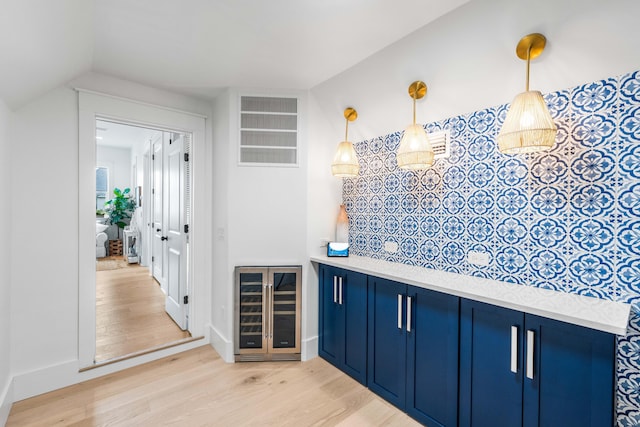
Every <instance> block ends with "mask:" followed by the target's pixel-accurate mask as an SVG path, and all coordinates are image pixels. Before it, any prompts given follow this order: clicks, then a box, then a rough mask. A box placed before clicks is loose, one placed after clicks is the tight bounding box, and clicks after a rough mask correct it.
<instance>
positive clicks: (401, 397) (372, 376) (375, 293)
mask: <svg viewBox="0 0 640 427" xmlns="http://www.w3.org/2000/svg"><path fill="white" fill-rule="evenodd" d="M458 304H459V299H458V298H457V297H454V296H451V295H446V294H442V293H439V292H434V291H429V290H426V289H421V288H417V287H414V286H409V285H405V284H402V283H397V282H393V281H390V280H385V279H381V278H377V277H371V276H370V277H369V307H368V310H369V343H368V344H369V351H368V359H369V362H368V380H367V382H368V386H369V388H370V389H371V390H372V391H374V392H375V393H377V394H379V395H380V396H382V397H383V398H385V399H386V400H388V401H389V402H391V403H393V404H394V405H396V406H398V407H399V408H401V409H404V410H405V411H406V412H407V413H408V414H409V415H411V416H412V417H413V418H415V419H416V420H418V421H420V422H422V423H425V424H427V425H429V426H455V425H457V409H458V405H457V402H458V318H459V317H458V309H459V307H458Z"/></svg>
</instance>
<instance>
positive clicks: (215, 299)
mask: <svg viewBox="0 0 640 427" xmlns="http://www.w3.org/2000/svg"><path fill="white" fill-rule="evenodd" d="M230 100H231V94H230V90H225V91H224V92H223V93H222V94H220V96H218V98H217V99H216V101H215V102H214V104H213V126H212V127H213V260H212V264H213V285H212V289H211V307H212V310H211V311H212V315H211V325H212V328H213V330H212V332H211V343H212V344H213V346H214V347H215V349H216V350H217V351H218V353H220V355H221V356H222V357H223V358H224V360H226V361H227V362H230V361H231V360H232V359H233V341H232V338H233V337H232V333H233V332H232V331H233V324H232V323H231V320H230V319H229V316H230V315H231V314H230V312H229V310H231V307H233V300H232V292H231V290H230V289H231V286H233V285H232V283H233V279H232V275H233V272H232V270H231V267H230V264H229V244H228V239H227V234H228V221H229V208H228V204H229V188H230V185H229V182H228V181H229V180H228V173H229V168H230V165H231V163H230V154H229V152H230V150H232V148H231V141H230V137H229V134H230V115H231V110H230V108H231V107H230Z"/></svg>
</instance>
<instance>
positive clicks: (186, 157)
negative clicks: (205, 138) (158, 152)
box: [184, 153, 189, 162]
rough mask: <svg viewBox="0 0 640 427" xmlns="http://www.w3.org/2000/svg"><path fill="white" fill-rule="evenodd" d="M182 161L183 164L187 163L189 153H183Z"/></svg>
mask: <svg viewBox="0 0 640 427" xmlns="http://www.w3.org/2000/svg"><path fill="white" fill-rule="evenodd" d="M184 161H185V162H188V161H189V153H184Z"/></svg>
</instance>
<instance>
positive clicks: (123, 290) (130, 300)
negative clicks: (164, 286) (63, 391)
mask: <svg viewBox="0 0 640 427" xmlns="http://www.w3.org/2000/svg"><path fill="white" fill-rule="evenodd" d="M119 258H122V257H119ZM164 300H165V296H164V293H163V292H162V290H161V289H160V286H159V285H158V283H157V282H156V281H155V280H154V279H153V277H151V276H150V275H149V270H148V269H147V268H146V267H141V266H140V265H138V264H129V265H128V266H127V267H125V268H118V269H114V270H102V271H97V272H96V362H102V361H105V360H109V359H112V358H115V357H120V356H125V355H127V354H131V353H136V352H139V351H143V350H146V349H149V348H152V347H157V346H159V345H162V344H167V343H170V342H174V341H177V340H181V339H184V338H188V337H190V336H191V335H190V334H189V332H187V331H182V330H180V328H178V326H177V325H176V324H175V323H174V322H173V320H171V318H170V317H169V315H167V313H166V312H165V310H164Z"/></svg>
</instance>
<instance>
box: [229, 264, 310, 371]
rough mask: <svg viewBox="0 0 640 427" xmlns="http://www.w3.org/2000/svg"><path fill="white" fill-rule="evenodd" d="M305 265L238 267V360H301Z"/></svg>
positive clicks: (236, 284)
mask: <svg viewBox="0 0 640 427" xmlns="http://www.w3.org/2000/svg"><path fill="white" fill-rule="evenodd" d="M301 275H302V267H300V266H296V267H236V269H235V286H236V295H235V296H236V298H235V322H234V323H235V337H236V340H235V360H236V361H262V360H300V302H301V295H300V294H301Z"/></svg>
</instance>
